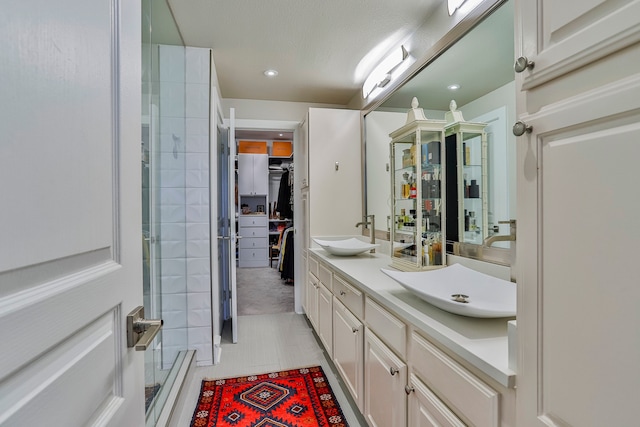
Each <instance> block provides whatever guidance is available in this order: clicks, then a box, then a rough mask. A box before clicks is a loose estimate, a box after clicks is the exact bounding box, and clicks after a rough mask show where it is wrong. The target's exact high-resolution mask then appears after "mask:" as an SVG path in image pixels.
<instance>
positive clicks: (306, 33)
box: [167, 0, 443, 105]
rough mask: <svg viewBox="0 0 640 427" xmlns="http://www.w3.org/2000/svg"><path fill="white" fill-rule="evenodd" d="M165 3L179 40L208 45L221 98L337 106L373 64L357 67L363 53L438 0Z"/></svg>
mask: <svg viewBox="0 0 640 427" xmlns="http://www.w3.org/2000/svg"><path fill="white" fill-rule="evenodd" d="M167 1H168V3H169V6H170V7H171V10H172V11H173V15H174V17H175V20H176V22H177V24H178V27H179V29H180V33H181V34H182V38H183V40H184V43H185V45H187V46H194V47H207V48H211V49H212V50H213V57H214V61H215V65H216V70H217V72H218V80H219V83H220V92H221V95H222V97H223V98H239V99H261V100H278V101H295V102H310V103H327V104H338V105H345V104H347V103H348V102H349V101H350V100H351V99H352V98H353V97H354V96H355V95H356V94H357V93H358V91H359V90H360V89H361V87H362V83H363V82H364V79H365V77H366V75H365V73H368V72H369V71H371V69H372V67H373V66H375V65H376V64H370V65H369V66H361V67H360V69H359V68H358V67H359V65H360V64H361V61H363V59H365V57H366V56H367V54H368V53H369V52H370V51H372V50H373V49H374V48H376V47H377V46H379V45H381V44H382V45H384V43H385V42H386V43H387V45H386V49H385V50H386V51H388V50H389V49H390V48H392V47H397V46H398V45H399V44H400V43H401V42H402V41H404V39H406V38H407V37H408V36H410V34H411V33H413V32H414V31H415V30H416V29H417V28H418V27H419V26H420V24H422V23H423V22H424V21H425V20H426V18H427V16H428V15H429V14H430V13H432V11H433V10H434V9H435V7H436V6H438V5H439V4H440V3H441V2H442V1H443V0H401V1H398V0H396V1H389V0H315V1H314V0H189V1H187V0H167ZM384 53H386V52H380V55H382V54H384ZM379 58H380V56H378V58H377V59H379ZM271 68H273V69H276V70H278V72H279V75H278V76H277V77H276V78H272V79H268V78H266V77H265V76H264V75H263V72H264V71H265V70H267V69H271Z"/></svg>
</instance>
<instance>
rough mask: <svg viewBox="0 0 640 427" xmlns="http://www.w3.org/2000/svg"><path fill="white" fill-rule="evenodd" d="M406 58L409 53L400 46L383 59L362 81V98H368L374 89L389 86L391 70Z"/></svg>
mask: <svg viewBox="0 0 640 427" xmlns="http://www.w3.org/2000/svg"><path fill="white" fill-rule="evenodd" d="M408 56H409V53H408V52H407V50H406V49H405V48H404V46H400V47H399V48H397V49H395V50H393V51H392V52H391V53H390V54H389V55H388V56H387V57H386V58H384V59H383V60H382V61H381V62H380V63H379V64H378V65H377V66H376V67H375V68H374V69H373V71H372V72H371V74H369V77H367V79H366V80H365V81H364V84H363V85H362V97H363V98H368V97H369V96H370V95H371V93H372V92H373V91H374V90H375V89H377V88H383V87H385V86H386V85H387V84H389V82H390V81H391V79H392V75H391V73H392V72H393V70H395V69H396V68H397V67H398V65H400V64H401V63H402V62H403V61H404V60H405V59H407V57H408Z"/></svg>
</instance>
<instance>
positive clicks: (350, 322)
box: [333, 298, 364, 411]
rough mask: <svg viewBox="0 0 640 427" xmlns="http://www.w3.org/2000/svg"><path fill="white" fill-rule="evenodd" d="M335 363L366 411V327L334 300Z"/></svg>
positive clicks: (354, 396) (353, 395)
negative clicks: (364, 392)
mask: <svg viewBox="0 0 640 427" xmlns="http://www.w3.org/2000/svg"><path fill="white" fill-rule="evenodd" d="M333 343H334V346H333V361H334V363H335V365H336V368H337V369H338V372H340V375H341V376H342V379H343V380H344V383H345V384H346V385H347V389H348V390H349V392H351V396H352V397H353V400H355V402H356V404H357V405H358V409H360V411H363V410H364V397H363V394H362V392H363V387H364V380H363V378H364V376H363V375H364V326H363V324H362V322H360V321H359V320H358V319H357V318H356V317H355V316H354V315H353V314H351V312H350V311H349V310H348V309H347V308H346V307H345V306H344V305H343V304H342V303H341V302H340V301H339V300H338V299H337V298H334V300H333Z"/></svg>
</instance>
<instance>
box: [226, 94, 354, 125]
mask: <svg viewBox="0 0 640 427" xmlns="http://www.w3.org/2000/svg"><path fill="white" fill-rule="evenodd" d="M222 105H223V108H224V112H225V115H227V116H228V114H229V108H235V109H236V119H255V120H295V121H302V120H303V119H304V117H305V115H306V114H307V111H308V110H309V108H311V107H319V108H344V105H332V104H317V103H316V104H314V103H306V102H285V101H261V100H255V99H232V98H225V99H223V100H222Z"/></svg>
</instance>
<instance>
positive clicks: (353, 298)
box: [333, 275, 364, 319]
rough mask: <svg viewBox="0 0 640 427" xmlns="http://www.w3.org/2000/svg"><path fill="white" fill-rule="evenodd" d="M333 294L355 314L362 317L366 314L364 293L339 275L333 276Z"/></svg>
mask: <svg viewBox="0 0 640 427" xmlns="http://www.w3.org/2000/svg"><path fill="white" fill-rule="evenodd" d="M333 294H334V295H335V297H336V298H338V299H339V300H340V301H341V302H342V303H343V304H344V305H345V306H346V307H347V308H348V309H349V310H350V311H351V312H352V313H353V314H355V316H356V317H357V318H359V319H362V317H363V314H364V295H363V294H362V292H360V291H359V290H357V289H356V288H354V287H353V286H351V285H350V284H349V283H347V282H346V281H345V280H344V279H342V278H341V277H339V276H336V275H334V276H333Z"/></svg>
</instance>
